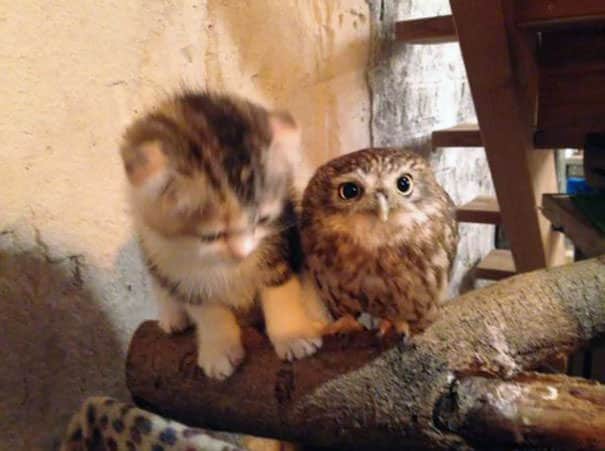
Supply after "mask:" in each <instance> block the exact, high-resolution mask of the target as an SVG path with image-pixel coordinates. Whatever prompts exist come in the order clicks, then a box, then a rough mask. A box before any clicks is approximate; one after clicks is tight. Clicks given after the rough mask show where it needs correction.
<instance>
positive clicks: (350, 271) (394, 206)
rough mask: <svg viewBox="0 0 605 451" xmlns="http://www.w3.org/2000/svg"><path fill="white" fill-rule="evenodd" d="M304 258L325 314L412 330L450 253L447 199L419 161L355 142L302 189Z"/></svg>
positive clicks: (428, 314) (424, 322)
mask: <svg viewBox="0 0 605 451" xmlns="http://www.w3.org/2000/svg"><path fill="white" fill-rule="evenodd" d="M301 222H302V223H301V232H302V243H303V249H304V253H305V259H306V263H305V264H306V266H307V270H308V271H309V274H310V275H311V276H312V277H311V278H312V279H313V280H314V281H315V284H316V288H317V291H318V293H319V295H320V297H321V298H322V300H323V301H324V302H325V304H326V305H327V307H328V309H329V310H330V312H331V314H332V316H333V317H334V319H335V321H334V322H333V323H332V324H330V325H329V326H328V327H327V328H326V330H325V333H336V332H344V331H351V330H355V329H358V328H361V326H360V324H359V323H358V321H357V319H358V317H359V315H361V314H363V313H366V314H369V315H371V317H372V318H373V319H374V320H378V321H379V323H378V324H379V330H380V333H381V334H385V333H386V332H387V331H388V330H390V329H392V328H395V330H396V331H397V332H399V333H401V334H406V335H408V334H410V333H416V332H419V331H422V330H423V329H425V328H426V327H427V326H428V325H429V324H430V323H431V322H432V321H433V320H434V319H435V317H436V313H437V310H438V305H439V303H440V301H441V300H443V299H444V298H445V296H446V293H447V287H448V279H449V273H450V269H451V266H452V262H453V260H454V257H455V254H456V246H457V242H458V227H457V223H456V220H455V207H454V204H453V202H452V200H451V199H450V197H449V196H448V194H447V193H446V192H445V191H444V190H443V188H441V186H439V184H438V183H437V181H436V179H435V176H434V174H433V172H432V170H431V168H430V166H429V164H428V162H427V161H426V160H425V159H423V158H422V157H421V156H419V155H416V154H415V153H412V152H409V151H404V150H399V149H365V150H360V151H357V152H353V153H350V154H346V155H344V156H341V157H339V158H336V159H334V160H332V161H329V162H328V163H326V164H325V165H323V166H321V167H320V168H319V169H318V170H317V172H316V173H315V175H314V176H313V178H312V179H311V181H310V182H309V185H308V186H307V188H306V190H305V193H304V197H303V212H302V221H301Z"/></svg>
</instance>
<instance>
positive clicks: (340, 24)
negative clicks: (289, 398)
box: [0, 0, 369, 450]
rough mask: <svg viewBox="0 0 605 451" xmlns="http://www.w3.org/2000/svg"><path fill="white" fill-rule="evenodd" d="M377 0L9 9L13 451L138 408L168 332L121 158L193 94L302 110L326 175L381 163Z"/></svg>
mask: <svg viewBox="0 0 605 451" xmlns="http://www.w3.org/2000/svg"><path fill="white" fill-rule="evenodd" d="M368 34H369V18H368V7H367V5H366V3H365V2H364V1H363V0H342V1H330V2H325V1H323V0H313V1H309V0H281V1H275V0H255V1H253V2H252V1H240V0H229V1H219V0H166V1H161V2H160V1H152V2H148V1H143V0H129V1H126V2H125V1H122V0H101V1H80V2H73V1H67V0H63V1H57V2H44V1H42V0H27V1H23V2H6V1H4V2H0V61H1V65H2V68H3V70H2V71H0V98H2V114H0V136H1V137H2V140H1V144H0V146H1V147H0V180H1V181H2V186H1V188H0V300H1V302H0V321H1V326H0V355H1V356H2V368H0V425H1V426H0V449H11V450H37V449H50V447H51V446H52V444H53V443H54V441H55V440H56V437H57V435H58V433H59V432H60V431H61V430H62V428H64V427H65V424H66V420H67V416H68V414H69V413H70V412H73V411H75V409H76V406H77V405H78V403H79V402H80V400H81V399H83V397H85V396H86V395H89V394H93V393H100V394H106V395H113V396H116V397H119V398H126V396H127V393H126V391H125V388H124V382H123V377H124V370H123V365H124V351H125V348H126V344H127V343H128V340H129V338H130V335H131V333H132V331H133V329H134V327H135V326H136V325H137V324H139V323H140V322H141V321H142V320H143V319H145V318H150V317H153V316H154V307H153V306H152V305H151V303H149V302H148V300H147V299H146V297H147V296H146V294H147V287H146V278H145V276H144V273H143V271H142V266H141V264H140V259H139V255H138V253H137V250H136V245H135V243H134V240H133V237H132V231H131V229H130V221H129V217H128V211H127V205H126V202H125V196H124V189H123V188H124V178H123V174H122V172H123V171H122V167H121V163H120V161H119V156H118V153H117V144H118V139H119V137H120V134H121V131H122V128H123V127H124V125H125V124H126V123H127V122H129V121H130V120H131V119H132V118H133V117H134V116H135V115H136V114H137V113H139V112H140V111H142V110H143V109H144V108H145V107H146V106H148V105H150V104H151V103H152V102H154V101H156V100H157V99H158V98H160V97H161V96H162V95H164V94H166V93H168V92H170V91H171V90H173V89H177V88H178V87H179V86H181V85H186V86H194V87H203V86H207V87H210V88H217V89H219V88H226V89H230V90H235V91H238V92H240V93H242V94H245V95H249V96H251V97H253V98H255V99H257V100H260V101H263V102H264V103H266V104H268V105H276V106H282V107H288V108H290V109H291V110H292V111H293V113H294V114H295V116H297V117H298V119H299V120H300V122H301V123H302V124H304V126H305V128H306V132H305V136H304V142H305V145H306V148H307V149H309V150H310V152H311V154H312V155H311V157H312V160H313V161H314V162H316V163H318V162H320V161H323V160H324V159H326V158H328V157H329V156H331V155H335V154H337V153H340V152H344V151H348V150H352V149H356V148H358V147H363V146H367V144H368V136H369V134H368V121H367V117H368V110H369V109H368V107H369V98H368V95H367V89H366V85H365V75H364V74H365V67H366V65H367V59H368V44H367V43H368V41H367V36H368Z"/></svg>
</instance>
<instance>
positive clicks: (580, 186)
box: [566, 177, 594, 194]
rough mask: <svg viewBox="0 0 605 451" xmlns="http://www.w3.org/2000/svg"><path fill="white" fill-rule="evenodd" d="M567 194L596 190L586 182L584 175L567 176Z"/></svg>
mask: <svg viewBox="0 0 605 451" xmlns="http://www.w3.org/2000/svg"><path fill="white" fill-rule="evenodd" d="M566 191H567V194H578V193H592V192H594V190H593V189H592V188H591V187H590V186H589V185H588V183H586V179H585V178H584V177H568V178H567V189H566Z"/></svg>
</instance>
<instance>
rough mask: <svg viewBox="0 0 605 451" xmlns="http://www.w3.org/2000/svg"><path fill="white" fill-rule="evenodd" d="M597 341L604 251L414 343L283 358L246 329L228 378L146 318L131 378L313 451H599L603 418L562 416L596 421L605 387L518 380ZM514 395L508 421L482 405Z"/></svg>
mask: <svg viewBox="0 0 605 451" xmlns="http://www.w3.org/2000/svg"><path fill="white" fill-rule="evenodd" d="M604 335H605V258H603V257H601V258H599V259H593V260H587V261H584V262H580V263H575V264H573V265H569V266H565V267H560V268H554V269H550V270H542V271H536V272H533V273H528V274H523V275H520V276H517V277H514V278H510V279H507V280H505V281H502V282H500V283H498V284H494V285H491V286H489V287H487V288H484V289H481V290H477V291H474V292H471V293H468V294H467V295H465V296H461V297H460V298H458V299H456V300H452V301H451V302H450V303H449V304H448V305H447V306H446V307H445V308H444V310H443V314H442V315H441V317H440V319H439V320H438V321H437V322H436V323H435V324H433V325H432V326H431V327H430V328H429V329H428V330H427V331H425V332H424V333H423V334H422V335H420V336H418V337H416V338H415V339H414V340H413V343H412V344H410V345H404V344H401V343H395V344H394V345H393V346H391V347H390V348H389V347H388V346H386V347H385V344H384V343H381V342H379V341H378V340H376V339H375V337H373V336H372V335H371V334H369V333H362V334H359V335H355V336H352V337H333V338H329V339H327V340H326V343H325V345H324V348H322V350H321V351H320V352H319V354H318V355H316V356H314V357H312V358H308V359H304V360H302V361H298V362H294V363H284V362H280V361H279V360H278V359H277V357H276V356H275V354H274V352H273V350H272V349H271V347H270V346H269V343H268V342H267V340H266V339H265V338H264V337H263V336H261V335H260V334H259V333H258V332H256V331H254V330H252V329H248V330H246V331H245V334H244V337H245V338H244V341H245V345H246V347H247V351H248V357H247V360H246V362H244V364H243V366H242V367H241V368H240V369H239V370H238V372H237V373H236V374H235V375H234V376H233V377H231V378H230V379H229V380H227V381H226V382H223V383H219V382H212V381H208V380H207V379H206V378H205V377H204V376H203V374H202V372H201V371H200V370H199V369H198V368H197V367H196V365H195V360H196V359H195V355H196V353H195V343H194V340H193V337H192V334H191V333H187V334H183V335H179V336H176V337H167V336H165V335H164V334H163V333H162V332H161V331H160V330H159V329H158V328H157V326H156V325H155V323H154V322H146V323H144V324H143V325H142V326H141V327H140V328H139V329H138V331H137V332H136V333H135V336H134V338H133V340H132V343H131V347H130V351H129V355H128V362H127V382H128V386H129V388H130V391H131V393H132V395H133V397H134V398H135V401H137V402H138V403H139V404H141V405H143V406H144V407H146V408H149V409H151V410H154V411H156V412H159V413H161V414H164V415H167V416H170V417H173V418H176V419H179V420H181V421H184V422H186V423H189V424H192V425H198V426H205V427H211V428H215V429H225V430H231V431H237V432H246V433H251V434H256V435H266V436H271V437H278V438H282V439H287V440H294V441H300V442H303V443H304V444H307V445H312V446H325V447H337V448H341V449H342V448H356V449H363V448H365V449H392V448H393V446H395V444H396V445H397V446H400V447H404V446H406V447H412V448H413V447H417V448H426V447H431V448H448V447H452V446H458V447H462V448H464V447H476V446H481V445H482V444H485V438H486V437H487V440H489V442H490V443H492V444H494V443H496V440H497V441H498V444H499V445H502V446H506V445H512V444H518V445H524V446H527V445H532V446H550V445H551V444H552V443H553V441H554V443H556V444H558V445H561V442H560V441H559V442H557V441H556V440H555V438H556V437H560V438H561V440H563V439H565V440H569V442H564V443H577V444H578V446H583V447H585V448H591V447H592V448H594V449H598V448H603V447H604V446H605V441H604V439H603V436H604V430H605V425H604V424H603V420H602V419H601V420H599V421H596V420H595V421H593V420H591V419H590V418H593V417H590V416H585V417H584V416H580V415H578V416H577V417H574V418H575V419H573V421H572V417H571V416H565V415H567V413H569V415H571V414H572V411H573V410H574V409H575V410H576V411H579V410H578V409H582V408H585V409H586V412H587V415H588V414H590V415H593V414H594V415H597V418H601V417H599V416H598V415H601V416H602V414H603V402H602V401H603V399H605V398H604V397H605V394H604V388H603V386H600V385H591V384H587V383H585V382H582V381H578V380H576V379H572V378H566V377H564V376H557V377H552V379H548V380H546V379H544V377H541V376H527V375H523V373H524V372H526V371H528V370H532V369H535V368H536V367H538V366H539V365H540V364H541V363H542V362H545V361H547V360H548V359H550V358H552V357H553V356H555V355H558V354H561V353H565V354H567V353H569V352H571V351H573V350H575V349H577V348H579V347H581V346H583V345H585V344H586V343H587V342H588V341H589V340H591V339H593V338H597V337H599V336H604ZM545 384H546V385H545ZM548 384H550V385H548ZM511 387H513V388H515V389H517V392H518V393H520V394H519V396H518V397H516V398H514V403H509V404H506V406H510V407H511V408H514V409H513V410H512V412H520V413H519V414H518V415H517V416H516V417H514V418H516V420H515V421H516V423H515V422H514V421H513V422H512V423H510V422H508V423H507V421H509V420H510V418H509V419H508V420H506V421H504V420H505V419H506V418H505V416H506V412H507V411H506V409H504V410H502V412H500V413H501V414H502V415H503V417H502V418H504V420H502V421H498V420H496V418H498V417H497V415H494V414H493V410H490V409H489V406H490V402H491V401H492V400H494V399H495V400H496V401H497V400H498V399H499V398H498V396H500V395H502V394H503V393H510V392H511V390H512V389H511ZM546 387H551V388H552V389H554V390H556V391H557V393H558V394H560V396H558V397H557V398H556V399H555V400H545V399H542V398H540V396H541V395H540V394H541V393H543V394H545V395H546V396H549V393H552V391H551V388H546ZM507 390H508V392H507ZM574 390H575V391H574ZM587 393H588V394H587ZM563 394H565V395H563ZM583 394H587V395H586V396H584V395H583ZM550 396H552V395H550ZM587 397H588V398H590V399H591V400H600V401H598V402H592V401H588V400H587V399H588V398H587ZM572 398H573V399H572ZM546 401H549V403H550V401H553V403H552V404H549V403H547V404H548V405H549V406H552V409H551V408H549V407H548V406H546V405H545V402H546ZM567 401H569V402H567ZM599 402H600V404H599ZM582 403H585V404H582ZM493 404H494V406H495V407H494V408H496V407H498V404H497V402H495V403H493ZM503 405H504V404H503ZM515 409H516V410H515ZM553 409H555V410H557V409H562V410H561V412H567V413H565V414H563V413H562V415H563V417H562V418H567V419H568V420H565V423H564V424H565V425H566V426H568V427H567V429H565V428H562V427H558V426H557V425H558V424H559V423H557V419H556V416H555V415H554V413H553V412H555V410H553ZM599 409H600V410H599ZM490 418H491V419H490ZM524 418H525V420H529V421H530V423H531V427H529V426H528V425H524V424H523V421H524V420H523V419H524ZM492 420H493V421H492ZM511 421H512V420H511ZM481 427H485V428H486V432H485V433H488V434H491V435H485V433H483V432H481V429H480V428H481ZM507 428H508V429H507ZM557 430H559V432H560V434H559V435H557ZM561 434H562V435H561ZM492 439H493V440H492Z"/></svg>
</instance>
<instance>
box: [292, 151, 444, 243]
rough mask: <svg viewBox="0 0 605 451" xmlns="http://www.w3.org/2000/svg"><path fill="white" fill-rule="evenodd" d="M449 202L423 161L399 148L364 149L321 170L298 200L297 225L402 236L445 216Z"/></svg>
mask: <svg viewBox="0 0 605 451" xmlns="http://www.w3.org/2000/svg"><path fill="white" fill-rule="evenodd" d="M450 205H451V201H450V200H449V197H448V196H447V194H446V193H445V191H443V189H442V188H441V187H440V186H439V184H438V183H437V181H436V180H435V176H434V174H433V171H432V170H431V168H430V166H429V164H428V162H427V161H426V160H425V159H424V158H422V157H421V156H419V155H417V154H415V153H413V152H410V151H405V150H400V149H364V150H360V151H357V152H352V153H349V154H346V155H343V156H341V157H338V158H336V159H334V160H331V161H329V162H328V163H326V164H325V165H323V166H321V167H320V168H319V169H318V170H317V171H316V173H315V175H314V176H313V178H312V179H311V181H310V182H309V185H308V186H307V188H306V190H305V194H304V198H303V225H304V223H305V222H306V223H309V222H317V221H320V222H322V224H323V226H324V227H329V228H332V229H335V231H338V232H345V233H349V234H356V235H359V234H363V233H375V232H379V231H382V232H389V230H392V231H393V232H396V231H398V232H402V231H405V230H406V229H407V230H408V231H409V230H411V229H413V228H416V227H419V226H422V224H424V223H426V222H427V221H428V220H429V219H438V218H439V217H443V218H445V217H446V216H447V215H448V214H449V213H450V212H449V206H450Z"/></svg>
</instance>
